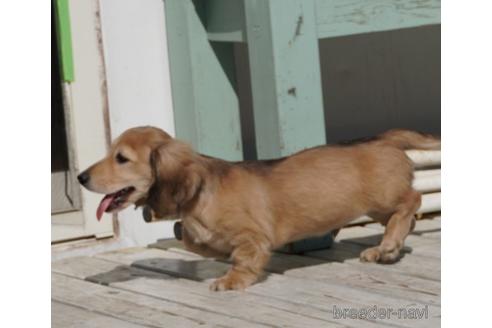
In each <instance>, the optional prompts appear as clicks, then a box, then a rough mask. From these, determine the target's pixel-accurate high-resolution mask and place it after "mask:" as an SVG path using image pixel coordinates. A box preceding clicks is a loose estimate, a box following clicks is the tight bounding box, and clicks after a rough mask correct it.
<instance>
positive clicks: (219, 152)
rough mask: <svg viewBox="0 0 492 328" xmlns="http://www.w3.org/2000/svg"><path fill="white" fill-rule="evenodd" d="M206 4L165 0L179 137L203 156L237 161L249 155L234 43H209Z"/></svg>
mask: <svg viewBox="0 0 492 328" xmlns="http://www.w3.org/2000/svg"><path fill="white" fill-rule="evenodd" d="M201 3H203V2H201V1H200V2H197V7H196V8H195V5H194V3H193V2H192V1H191V0H166V1H165V6H166V24H167V37H168V44H169V61H170V70H171V84H172V87H171V89H172V95H173V104H174V119H175V126H176V136H177V137H178V138H180V139H182V140H185V141H187V142H189V143H190V144H191V145H192V146H193V147H194V148H195V149H196V150H198V151H199V152H201V153H203V154H206V155H210V156H216V157H220V158H223V159H227V160H233V161H237V160H241V159H242V156H243V152H242V142H241V127H240V121H239V100H238V97H237V95H236V92H235V70H234V57H233V45H232V44H231V43H211V42H209V41H208V38H207V31H206V30H205V27H204V25H203V23H202V21H201V19H202V18H203V15H204V10H205V8H204V7H202V6H199V5H200V4H201Z"/></svg>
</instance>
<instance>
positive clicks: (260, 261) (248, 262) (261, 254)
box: [210, 234, 270, 291]
mask: <svg viewBox="0 0 492 328" xmlns="http://www.w3.org/2000/svg"><path fill="white" fill-rule="evenodd" d="M233 244H235V246H234V249H233V251H232V254H231V258H232V261H233V266H232V268H231V269H230V270H229V271H228V272H227V273H226V274H225V275H224V276H222V277H221V278H219V279H217V280H215V281H214V282H213V283H212V284H211V285H210V289H211V290H215V291H220V290H230V289H233V290H242V289H245V288H246V287H248V286H249V285H251V284H253V283H254V282H256V280H257V279H258V277H259V275H260V274H261V273H262V272H263V268H264V267H265V265H266V264H267V262H268V260H269V259H270V243H269V242H268V240H266V239H263V238H261V237H257V236H252V235H251V234H248V235H247V236H240V237H239V238H236V240H234V242H233Z"/></svg>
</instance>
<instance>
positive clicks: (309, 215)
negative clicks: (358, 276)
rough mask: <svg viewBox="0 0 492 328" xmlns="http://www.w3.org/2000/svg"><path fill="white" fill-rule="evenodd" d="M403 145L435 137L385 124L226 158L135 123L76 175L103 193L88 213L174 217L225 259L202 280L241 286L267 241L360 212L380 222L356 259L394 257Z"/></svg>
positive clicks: (408, 187)
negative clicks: (219, 271) (367, 136)
mask: <svg viewBox="0 0 492 328" xmlns="http://www.w3.org/2000/svg"><path fill="white" fill-rule="evenodd" d="M408 148H416V149H439V148H440V141H439V140H438V139H436V138H434V137H430V136H424V135H421V134H418V133H416V132H412V131H405V130H392V131H389V132H386V133H385V134H383V135H381V136H379V137H378V138H375V139H374V140H372V141H368V142H365V143H360V144H353V145H345V146H320V147H315V148H311V149H307V150H304V151H301V152H299V153H296V154H294V155H291V156H288V157H285V158H281V159H277V160H269V161H252V162H247V161H246V162H237V163H232V162H227V161H224V160H220V159H217V158H212V157H208V156H203V155H200V154H198V153H196V152H194V151H193V150H192V149H191V148H190V147H189V146H188V145H186V144H185V143H183V142H180V141H178V140H176V139H173V138H171V137H170V136H169V135H168V134H167V133H165V132H164V131H162V130H159V129H157V128H152V127H139V128H134V129H130V130H128V131H126V132H125V133H123V134H122V135H121V136H120V137H119V138H118V139H117V140H115V142H114V143H113V145H112V146H111V150H110V152H109V154H108V156H107V157H106V158H104V159H103V160H101V161H100V162H98V163H96V164H94V165H93V166H91V167H90V168H89V169H87V170H86V171H85V172H83V173H81V174H80V175H79V177H78V178H79V181H80V182H81V183H82V184H83V185H84V186H85V187H87V188H88V189H89V190H92V191H95V192H98V193H105V194H107V195H106V196H105V197H104V198H103V200H102V201H101V204H100V206H99V208H98V211H97V212H98V213H97V215H98V218H100V217H101V215H102V213H103V212H115V211H119V210H121V209H123V208H125V207H127V206H128V205H130V204H137V205H144V204H146V205H148V206H150V207H151V208H152V210H153V213H154V216H155V217H156V218H165V217H172V218H177V217H178V218H181V219H182V222H183V231H182V235H183V241H184V243H185V245H186V247H187V248H188V249H190V250H191V251H193V252H196V253H198V254H201V255H204V256H211V257H230V258H231V259H232V261H233V266H232V268H231V269H230V270H229V272H228V273H227V274H226V275H224V276H223V277H221V278H219V279H217V280H216V281H215V282H214V283H213V284H212V285H211V289H213V290H227V289H243V288H245V287H247V286H249V285H251V284H252V283H254V282H255V281H256V280H257V278H258V276H259V274H260V273H261V272H262V269H263V268H264V266H265V264H266V263H267V261H268V260H269V257H270V252H271V251H272V250H274V249H276V248H278V247H280V246H282V245H284V244H286V243H288V242H291V241H294V240H298V239H302V238H305V237H309V236H316V235H323V234H325V233H327V232H328V231H330V230H332V229H336V228H340V227H342V226H344V225H345V224H346V223H348V222H349V221H351V220H353V219H355V218H357V217H359V216H361V215H364V214H367V215H370V216H373V217H375V218H377V219H378V220H379V221H380V222H381V223H382V224H384V225H385V226H386V231H385V233H384V237H383V240H382V242H381V244H380V245H379V246H377V247H372V248H369V249H366V250H365V251H363V252H362V253H361V260H363V261H369V262H376V261H380V262H392V261H395V260H396V259H397V258H398V256H399V254H400V250H401V248H402V247H403V242H404V240H405V237H406V236H407V234H408V233H409V232H410V231H411V230H412V229H413V226H414V224H415V221H414V220H415V219H414V214H415V212H416V210H417V209H418V208H419V206H420V202H421V196H420V194H419V193H418V192H417V191H415V190H414V189H412V179H413V166H412V163H411V161H410V160H409V158H408V157H407V156H406V155H405V152H404V151H403V150H404V149H408Z"/></svg>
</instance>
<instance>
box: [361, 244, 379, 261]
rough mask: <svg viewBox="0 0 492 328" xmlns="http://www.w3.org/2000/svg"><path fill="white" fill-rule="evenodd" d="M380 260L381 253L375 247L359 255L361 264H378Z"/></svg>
mask: <svg viewBox="0 0 492 328" xmlns="http://www.w3.org/2000/svg"><path fill="white" fill-rule="evenodd" d="M380 259H381V251H380V250H379V247H377V246H376V247H371V248H368V249H365V250H363V251H362V252H361V253H360V261H361V262H378V261H379V260H380Z"/></svg>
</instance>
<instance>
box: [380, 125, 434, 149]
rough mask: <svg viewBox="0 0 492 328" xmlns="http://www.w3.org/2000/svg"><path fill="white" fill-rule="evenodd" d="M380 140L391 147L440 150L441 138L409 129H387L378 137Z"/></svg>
mask: <svg viewBox="0 0 492 328" xmlns="http://www.w3.org/2000/svg"><path fill="white" fill-rule="evenodd" d="M378 140H379V141H380V142H383V143H385V144H389V145H391V146H393V147H397V148H400V149H402V150H406V149H423V150H440V149H441V139H440V138H438V137H435V136H432V135H428V134H422V133H418V132H415V131H410V130H402V129H394V130H389V131H387V132H385V133H383V134H381V135H380V136H379V137H378Z"/></svg>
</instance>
